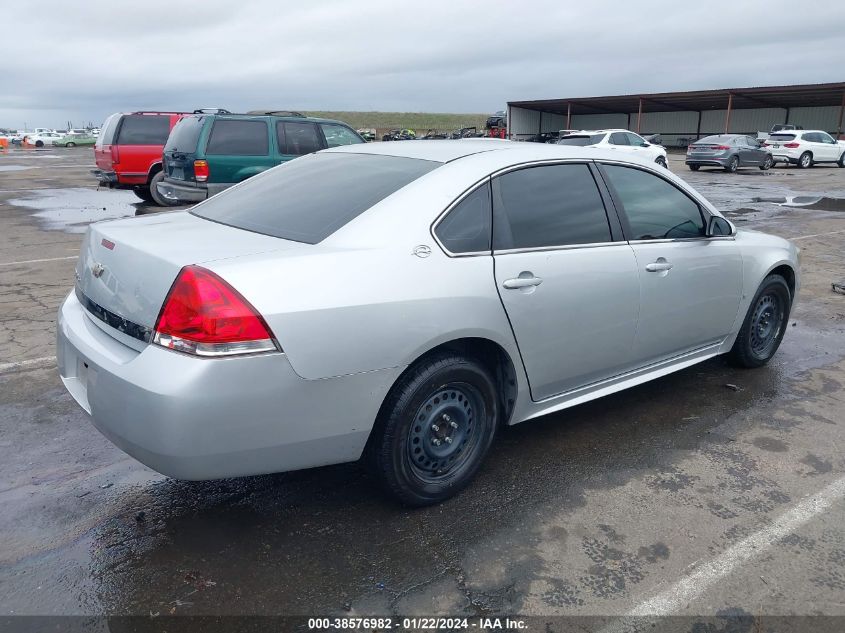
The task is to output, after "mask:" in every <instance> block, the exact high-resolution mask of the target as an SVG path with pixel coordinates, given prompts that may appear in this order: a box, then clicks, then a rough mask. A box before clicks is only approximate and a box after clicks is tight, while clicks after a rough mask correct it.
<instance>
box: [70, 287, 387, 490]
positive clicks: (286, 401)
mask: <svg viewBox="0 0 845 633" xmlns="http://www.w3.org/2000/svg"><path fill="white" fill-rule="evenodd" d="M105 327H107V326H104V325H103V326H101V325H99V324H98V323H95V321H94V320H93V319H92V318H91V317H90V316H89V315H88V314H87V313H86V312H85V310H84V308H83V307H82V305H81V304H80V303H79V301H78V299H77V298H76V296H75V294H74V293H71V294H70V295H69V296H68V297H67V299H65V301H64V303H63V304H62V306H61V308H60V309H59V315H58V327H57V350H56V352H57V353H56V355H57V359H58V366H59V374H60V375H61V379H62V382H63V383H64V385H65V387H66V388H67V390H68V391H69V392H70V394H71V395H72V396H73V398H74V399H75V400H76V401H77V402H78V403H79V405H80V406H81V407H82V408H83V409H85V410H86V411H87V412H88V413H89V414H90V415H91V418H92V421H93V423H94V426H95V427H96V428H97V429H98V430H99V431H100V432H101V433H102V434H103V435H105V436H106V437H107V438H108V439H109V440H111V441H112V442H113V443H114V444H115V445H117V446H118V447H119V448H120V449H122V450H123V451H125V452H126V453H128V454H129V455H132V456H133V457H135V458H136V459H138V460H139V461H141V462H143V463H144V464H146V465H147V466H149V467H151V468H153V469H155V470H157V471H158V472H161V473H163V474H165V475H168V476H171V477H176V478H179V479H194V480H199V479H217V478H222V477H237V476H244V475H256V474H264V473H272V472H281V471H286V470H295V469H300V468H308V467H312V466H322V465H326V464H334V463H340V462H347V461H354V460H356V459H358V458H359V457H360V455H361V453H362V451H363V449H364V445H365V443H366V441H367V438H368V436H369V432H370V429H371V428H372V425H373V421H374V420H375V417H376V415H377V413H378V407H379V406H380V404H381V400H382V398H383V397H384V395H385V394H386V393H387V390H388V389H389V388H390V385H391V384H392V383H393V380H395V378H396V376H398V373H399V371H401V370H399V369H397V370H385V371H377V372H367V373H362V374H353V375H350V376H344V377H338V378H328V379H323V380H305V379H303V378H300V377H299V376H298V375H296V373H295V372H294V371H293V368H292V367H291V365H290V363H289V361H288V359H287V356H286V355H285V354H282V353H273V354H262V355H254V356H242V357H236V358H227V359H198V358H193V357H190V356H187V355H184V354H179V353H177V352H173V351H170V350H166V349H164V348H161V347H158V346H157V345H148V346H147V347H145V348H144V349H143V350H142V351H140V352H138V351H137V350H135V349H132V348H129V347H127V346H126V345H123V344H122V343H120V342H119V341H117V340H116V339H115V338H113V337H112V336H110V335H109V334H107V333H106V332H105V331H104V330H103V328H105Z"/></svg>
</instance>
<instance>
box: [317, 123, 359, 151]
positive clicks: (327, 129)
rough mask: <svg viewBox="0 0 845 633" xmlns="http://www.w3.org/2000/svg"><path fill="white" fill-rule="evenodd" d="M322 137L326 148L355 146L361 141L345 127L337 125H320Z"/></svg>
mask: <svg viewBox="0 0 845 633" xmlns="http://www.w3.org/2000/svg"><path fill="white" fill-rule="evenodd" d="M320 128H321V129H322V130H323V136H325V137H326V147H339V146H341V145H355V144H356V143H362V142H363V139H362V138H361V137H360V136H358V135H357V134H355V132H353V131H352V130H350V129H349V128H348V127H346V126H345V125H338V124H337V123H320Z"/></svg>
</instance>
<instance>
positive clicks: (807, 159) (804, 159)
mask: <svg viewBox="0 0 845 633" xmlns="http://www.w3.org/2000/svg"><path fill="white" fill-rule="evenodd" d="M797 165H798V168H799V169H807V168H808V167H812V166H813V155H812V154H811V153H810V152H804V153H803V154H801V156H800V157H799V158H798V163H797Z"/></svg>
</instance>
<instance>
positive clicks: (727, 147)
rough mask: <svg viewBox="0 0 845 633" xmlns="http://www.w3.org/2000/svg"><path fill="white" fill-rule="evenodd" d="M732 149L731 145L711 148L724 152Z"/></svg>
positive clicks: (712, 146)
mask: <svg viewBox="0 0 845 633" xmlns="http://www.w3.org/2000/svg"><path fill="white" fill-rule="evenodd" d="M730 148H731V146H730V145H711V146H710V149H715V150H721V151H724V150H726V149H730Z"/></svg>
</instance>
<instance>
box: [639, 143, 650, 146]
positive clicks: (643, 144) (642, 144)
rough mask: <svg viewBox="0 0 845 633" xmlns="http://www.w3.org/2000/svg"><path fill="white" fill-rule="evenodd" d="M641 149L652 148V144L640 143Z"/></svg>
mask: <svg viewBox="0 0 845 633" xmlns="http://www.w3.org/2000/svg"><path fill="white" fill-rule="evenodd" d="M640 147H651V143H645V142H643V143H640Z"/></svg>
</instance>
